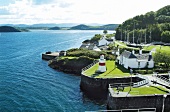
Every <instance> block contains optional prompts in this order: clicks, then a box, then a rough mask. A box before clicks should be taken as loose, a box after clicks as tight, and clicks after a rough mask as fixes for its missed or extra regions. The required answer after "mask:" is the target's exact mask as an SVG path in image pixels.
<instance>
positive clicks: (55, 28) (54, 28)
mask: <svg viewBox="0 0 170 112" xmlns="http://www.w3.org/2000/svg"><path fill="white" fill-rule="evenodd" d="M60 29H61V28H60V27H57V26H56V27H52V28H49V29H48V30H60Z"/></svg>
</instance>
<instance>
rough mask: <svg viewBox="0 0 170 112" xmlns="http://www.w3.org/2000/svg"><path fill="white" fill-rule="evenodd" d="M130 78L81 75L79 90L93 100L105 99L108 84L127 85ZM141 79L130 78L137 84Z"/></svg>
mask: <svg viewBox="0 0 170 112" xmlns="http://www.w3.org/2000/svg"><path fill="white" fill-rule="evenodd" d="M130 80H131V78H130V77H124V78H93V77H88V76H85V75H83V74H82V75H81V82H80V88H81V90H82V91H83V92H84V93H85V95H86V96H88V97H91V98H94V99H105V100H106V99H107V95H108V88H109V84H111V83H129V82H130ZM141 80H142V79H140V78H138V77H132V82H138V81H141Z"/></svg>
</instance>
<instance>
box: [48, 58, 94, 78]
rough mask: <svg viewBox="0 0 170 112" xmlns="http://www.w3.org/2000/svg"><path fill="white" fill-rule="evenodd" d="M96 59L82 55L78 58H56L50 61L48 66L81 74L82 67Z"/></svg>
mask: <svg viewBox="0 0 170 112" xmlns="http://www.w3.org/2000/svg"><path fill="white" fill-rule="evenodd" d="M93 61H94V59H92V58H89V57H86V56H80V57H78V58H72V59H69V58H55V59H52V60H50V61H49V64H48V66H50V67H51V68H53V69H56V70H59V71H62V72H65V73H69V74H75V75H81V70H82V68H84V67H86V66H87V65H89V64H91V63H92V62H93Z"/></svg>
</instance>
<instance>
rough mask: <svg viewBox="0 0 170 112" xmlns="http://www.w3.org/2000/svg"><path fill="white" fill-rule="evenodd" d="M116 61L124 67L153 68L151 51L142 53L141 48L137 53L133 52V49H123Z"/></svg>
mask: <svg viewBox="0 0 170 112" xmlns="http://www.w3.org/2000/svg"><path fill="white" fill-rule="evenodd" d="M117 60H118V63H119V64H120V65H122V66H124V67H125V68H126V69H129V68H153V67H154V61H153V58H152V53H151V52H150V53H149V54H148V53H147V54H143V53H142V50H140V51H139V54H135V52H134V51H132V52H130V51H126V50H125V51H124V52H123V53H122V54H121V55H120V56H119V57H118V58H117Z"/></svg>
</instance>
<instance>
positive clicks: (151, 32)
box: [150, 31, 152, 43]
mask: <svg viewBox="0 0 170 112" xmlns="http://www.w3.org/2000/svg"><path fill="white" fill-rule="evenodd" d="M151 33H152V32H151V31H150V43H151V39H152V37H151Z"/></svg>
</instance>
